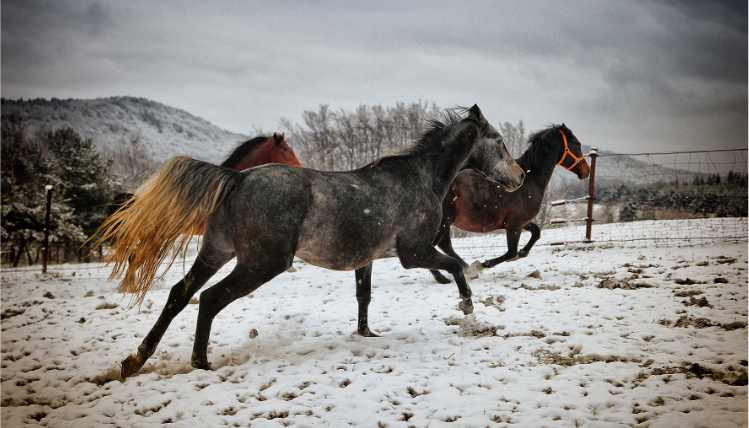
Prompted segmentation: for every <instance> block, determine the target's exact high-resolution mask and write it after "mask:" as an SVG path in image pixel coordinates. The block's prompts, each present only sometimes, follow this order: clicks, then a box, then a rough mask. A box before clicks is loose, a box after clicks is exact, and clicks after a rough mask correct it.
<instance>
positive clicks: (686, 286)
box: [1, 219, 747, 427]
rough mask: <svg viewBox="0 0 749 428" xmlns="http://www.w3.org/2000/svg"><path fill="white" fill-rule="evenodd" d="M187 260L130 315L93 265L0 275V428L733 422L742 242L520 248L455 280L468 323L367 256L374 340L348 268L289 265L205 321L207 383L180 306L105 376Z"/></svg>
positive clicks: (740, 399)
mask: <svg viewBox="0 0 749 428" xmlns="http://www.w3.org/2000/svg"><path fill="white" fill-rule="evenodd" d="M736 221H738V222H743V223H744V224H745V223H746V219H737V220H736ZM705 223H709V222H705ZM670 224H673V222H671V223H664V227H668V225H670ZM623 227H628V224H619V225H606V226H600V227H597V229H596V233H597V234H598V235H599V236H603V235H604V234H605V233H606V230H607V229H606V228H608V229H609V230H611V231H612V232H613V231H615V230H616V229H618V228H623ZM454 246H455V248H456V251H457V252H458V253H459V254H461V255H463V256H465V259H466V260H467V261H469V262H471V261H473V260H475V259H481V260H485V259H486V258H488V257H496V256H497V255H499V254H501V253H503V252H504V251H505V250H504V236H501V235H499V236H498V235H482V236H472V237H470V238H463V239H454ZM193 251H194V250H193ZM193 258H194V256H193ZM193 258H191V257H189V256H188V259H187V261H186V262H185V263H182V262H178V263H175V265H174V266H173V267H172V269H171V270H170V271H169V272H168V273H167V274H166V276H165V278H164V280H163V281H162V282H161V283H160V284H159V286H158V287H156V288H155V289H154V290H152V291H151V292H150V293H149V294H148V295H147V296H146V300H145V302H144V304H143V305H142V307H140V310H139V309H138V308H133V309H127V306H128V303H129V301H130V299H129V296H123V295H120V294H116V293H114V291H113V290H114V289H115V287H116V281H113V280H108V279H107V277H108V275H109V268H106V267H104V266H102V265H99V264H90V265H72V264H71V265H61V266H51V267H50V268H49V272H50V273H48V274H47V275H42V274H41V273H40V271H41V269H40V268H39V267H34V268H22V269H21V268H19V269H4V270H3V272H2V289H1V290H2V318H3V319H2V385H1V386H2V425H3V426H7V427H14V426H20V425H23V424H30V425H32V426H33V425H37V426H54V427H59V426H75V427H87V426H100V425H113V426H123V427H124V426H128V427H129V426H142V427H147V426H159V425H162V424H164V423H173V424H174V425H175V426H185V427H194V426H220V425H227V426H250V425H251V426H260V427H266V426H270V427H274V426H336V427H337V426H345V425H353V426H373V427H376V426H391V427H395V426H416V427H424V426H430V427H441V426H455V427H480V426H506V425H516V426H569V427H574V426H583V427H616V426H653V427H669V426H674V427H700V426H706V427H707V426H710V427H714V426H720V427H732V426H739V427H741V426H747V386H746V373H747V361H746V360H747V329H746V321H747V243H746V241H742V242H720V241H718V242H715V241H713V242H709V243H708V242H704V241H701V242H698V243H697V244H692V245H690V244H685V243H683V242H674V243H673V244H671V245H663V244H661V245H659V246H657V247H653V246H652V245H650V243H648V242H646V241H635V242H630V243H627V244H626V245H615V244H612V243H606V244H604V245H596V244H593V245H582V244H578V245H575V246H565V247H552V246H538V245H537V246H536V247H535V248H534V249H533V250H532V251H531V253H530V255H529V256H528V257H527V258H525V259H520V260H518V261H516V262H512V263H504V264H500V265H499V266H497V267H495V268H493V269H487V270H484V271H483V272H482V273H481V276H480V277H479V278H478V279H476V280H473V281H471V288H472V290H473V292H474V306H475V313H474V314H473V315H471V316H468V317H465V316H463V315H462V313H461V312H459V311H458V310H457V303H458V300H459V299H458V293H457V289H456V287H455V285H454V284H448V285H441V284H437V283H435V282H434V280H433V279H432V277H431V275H430V274H429V273H428V272H427V271H425V270H420V269H416V270H405V269H403V268H402V267H400V265H399V264H398V262H397V260H395V259H387V260H378V261H376V262H375V268H374V275H373V280H372V283H373V302H372V304H371V306H370V327H371V328H372V329H373V330H375V331H377V332H379V333H381V334H382V337H380V338H363V337H360V336H358V335H356V334H354V331H355V330H356V321H355V320H356V299H355V292H354V275H353V273H352V272H334V271H327V270H323V269H320V268H317V267H314V266H310V265H307V264H304V263H301V262H296V263H295V267H296V272H292V273H284V274H282V275H281V276H279V277H277V278H276V279H274V280H273V281H272V282H270V283H268V284H266V285H264V286H263V287H261V288H260V289H258V290H257V291H256V292H255V293H253V295H252V296H251V297H249V298H243V299H240V300H238V301H236V302H234V303H233V304H231V305H230V306H229V307H227V308H226V309H225V310H224V311H223V312H221V313H220V314H219V315H218V316H217V317H216V320H215V321H214V323H213V330H212V331H213V333H212V336H211V344H210V347H209V355H208V356H209V359H210V361H211V363H212V364H213V366H214V367H215V368H216V370H215V371H212V372H207V371H203V370H195V369H193V368H192V367H191V366H190V354H191V351H192V340H193V336H194V326H195V319H196V315H197V310H198V305H194V304H193V305H188V307H187V308H186V309H185V310H184V311H183V313H182V314H180V316H178V317H177V318H176V319H175V320H174V322H173V323H172V325H171V327H170V328H169V330H168V331H167V332H166V334H165V335H164V338H163V339H162V341H161V343H160V345H159V347H158V349H157V351H156V353H155V354H154V356H153V357H151V359H150V360H149V361H148V363H146V365H145V366H144V367H143V369H142V370H141V372H140V373H139V374H138V375H136V376H133V377H131V378H128V379H127V380H126V381H124V382H122V381H120V380H119V369H120V366H119V365H120V361H121V360H122V359H124V358H125V357H126V356H127V355H129V354H130V353H133V352H135V350H136V348H137V346H138V345H139V344H140V341H141V340H142V338H143V336H144V335H145V334H146V333H147V331H148V330H149V329H150V328H151V327H152V325H153V323H154V322H155V321H156V318H157V317H158V315H159V313H160V310H161V307H162V305H163V304H164V302H165V300H166V297H167V295H168V292H169V288H170V287H171V285H172V284H173V283H175V282H176V281H178V280H179V278H180V277H181V276H182V275H183V273H184V272H185V271H186V269H188V268H189V263H190V262H191V260H192V259H193ZM229 269H231V266H228V267H225V268H224V269H223V270H222V271H221V272H219V274H218V275H216V277H214V278H213V279H212V281H211V282H210V283H209V285H210V284H214V283H215V282H216V281H217V280H218V279H219V278H221V277H223V275H225V274H226V273H227V272H228V270H229ZM703 298H704V301H703V300H702V299H703Z"/></svg>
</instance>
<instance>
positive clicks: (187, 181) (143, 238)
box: [89, 156, 242, 303]
mask: <svg viewBox="0 0 749 428" xmlns="http://www.w3.org/2000/svg"><path fill="white" fill-rule="evenodd" d="M241 177H242V175H241V174H240V173H239V172H237V171H234V170H232V169H228V168H223V167H220V166H216V165H212V164H209V163H206V162H202V161H198V160H195V159H190V158H188V157H185V156H176V157H173V158H172V159H170V160H169V161H167V162H166V163H165V164H164V165H163V166H162V167H161V169H159V171H158V172H157V173H156V174H154V175H153V176H152V177H151V178H150V179H149V180H148V181H147V182H146V183H145V184H143V185H142V186H141V187H140V188H139V189H138V190H137V191H136V192H135V195H134V196H133V198H132V201H131V203H130V204H128V205H126V206H125V207H123V208H122V209H120V210H119V211H117V212H116V213H114V214H113V215H111V216H110V217H109V218H108V219H107V220H106V221H105V222H104V223H103V224H102V225H101V226H100V227H99V229H98V230H97V231H96V234H94V236H92V237H91V239H89V241H92V240H93V241H94V242H95V245H94V248H95V247H97V246H99V245H101V244H102V243H104V242H105V241H110V243H111V246H110V249H109V251H108V252H107V254H106V256H105V261H106V262H107V263H112V262H114V268H113V269H112V275H111V276H110V278H119V277H122V276H123V274H124V277H123V279H122V282H120V285H119V286H118V287H117V291H121V292H128V293H133V294H134V295H135V296H134V298H135V302H136V303H140V302H142V301H143V298H144V297H145V294H146V292H147V291H148V290H149V289H150V288H151V286H152V285H153V283H154V282H156V281H157V280H158V278H157V277H156V274H157V271H158V268H159V267H160V266H161V264H162V263H163V262H164V260H165V259H167V258H168V257H169V256H170V253H171V258H170V259H169V265H168V266H171V264H172V263H173V262H174V259H175V258H176V256H177V254H179V253H180V252H181V251H182V250H183V249H184V248H185V247H186V246H187V244H188V242H189V241H190V238H191V236H192V233H191V232H192V231H193V230H195V229H197V228H199V227H201V225H202V224H203V222H205V220H206V219H207V218H208V215H209V214H210V213H211V212H213V210H214V209H216V207H217V206H218V205H219V204H221V203H222V202H223V201H224V200H225V199H226V197H227V196H228V195H229V194H230V193H231V192H232V191H233V190H234V188H235V187H236V184H237V183H238V182H239V180H240V179H241ZM167 269H168V267H167Z"/></svg>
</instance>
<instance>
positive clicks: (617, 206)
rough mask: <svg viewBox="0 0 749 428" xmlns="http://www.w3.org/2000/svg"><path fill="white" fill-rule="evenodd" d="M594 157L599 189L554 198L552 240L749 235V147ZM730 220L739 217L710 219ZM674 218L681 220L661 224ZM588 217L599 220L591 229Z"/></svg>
mask: <svg viewBox="0 0 749 428" xmlns="http://www.w3.org/2000/svg"><path fill="white" fill-rule="evenodd" d="M586 156H588V157H589V158H590V159H591V164H593V163H597V165H596V167H595V168H593V171H592V174H591V177H590V178H589V179H590V180H592V181H594V183H595V186H594V189H593V191H592V192H590V191H589V192H588V194H587V195H586V196H584V197H578V198H569V199H562V200H558V201H552V202H550V203H549V204H548V206H547V209H546V215H545V216H544V219H543V221H542V222H541V225H542V228H543V229H544V234H545V235H548V236H550V237H551V236H553V237H555V238H554V241H548V240H544V241H545V243H546V244H549V245H553V244H559V243H581V242H627V241H636V240H652V241H653V242H654V243H655V244H666V243H669V242H674V241H679V242H688V241H692V242H704V241H736V240H740V241H745V240H747V227H746V224H747V202H748V201H747V149H731V150H703V151H681V152H679V151H674V152H653V153H635V154H615V153H598V154H596V153H593V154H592V156H591V154H589V155H586ZM596 157H597V159H595V158H596ZM567 191H568V193H569V189H567ZM581 192H582V190H580V189H577V190H575V189H574V186H573V189H572V194H573V195H574V194H580V193H581ZM562 196H566V195H562ZM589 213H591V214H592V216H591V215H589ZM726 218H737V219H739V220H737V221H709V222H706V220H710V219H726ZM671 220H679V221H678V222H674V223H673V224H672V225H671V226H670V227H664V224H663V223H660V222H662V221H671ZM583 222H585V223H588V224H591V225H592V230H591V231H590V232H589V233H587V234H586V231H585V230H582V229H581V228H580V227H579V225H580V224H581V223H583ZM612 223H613V224H616V226H615V227H613V228H611V227H609V228H607V229H606V230H605V233H604V230H603V229H601V226H602V225H605V224H612ZM552 231H554V232H553V233H552ZM543 243H544V242H540V244H543Z"/></svg>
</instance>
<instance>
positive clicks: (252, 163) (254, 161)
mask: <svg viewBox="0 0 749 428" xmlns="http://www.w3.org/2000/svg"><path fill="white" fill-rule="evenodd" d="M266 163H271V157H270V153H268V151H267V150H262V147H256V148H254V149H252V151H250V153H249V154H248V155H247V156H245V157H244V158H242V160H240V161H239V164H237V166H236V168H235V169H247V168H253V167H256V166H259V165H265V164H266Z"/></svg>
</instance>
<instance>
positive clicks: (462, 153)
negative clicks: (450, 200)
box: [428, 144, 471, 198]
mask: <svg viewBox="0 0 749 428" xmlns="http://www.w3.org/2000/svg"><path fill="white" fill-rule="evenodd" d="M445 149H446V150H445V151H443V152H441V153H437V154H433V155H432V156H431V157H430V159H429V162H428V163H429V167H430V169H431V182H432V189H433V190H434V192H435V193H436V194H437V195H438V196H440V198H444V197H445V195H446V194H447V189H448V187H450V183H452V182H453V180H455V177H456V176H457V175H458V173H459V172H460V170H461V169H462V168H463V166H464V165H465V163H466V161H467V160H468V155H469V153H470V149H471V145H469V144H451V145H448V146H447V147H445Z"/></svg>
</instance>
